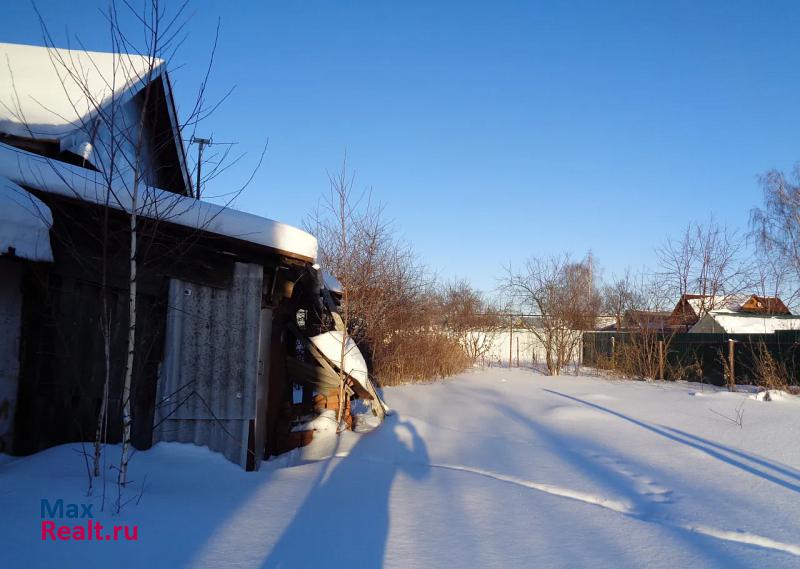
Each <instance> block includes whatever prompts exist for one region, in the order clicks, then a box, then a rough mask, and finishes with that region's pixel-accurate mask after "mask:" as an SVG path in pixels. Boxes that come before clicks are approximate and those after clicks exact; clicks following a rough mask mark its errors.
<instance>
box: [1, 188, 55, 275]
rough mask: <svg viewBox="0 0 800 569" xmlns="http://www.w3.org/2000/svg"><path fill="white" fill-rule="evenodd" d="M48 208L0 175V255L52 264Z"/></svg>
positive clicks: (50, 222)
mask: <svg viewBox="0 0 800 569" xmlns="http://www.w3.org/2000/svg"><path fill="white" fill-rule="evenodd" d="M52 225H53V217H52V214H51V213H50V209H49V208H48V207H47V206H46V205H44V204H43V203H42V202H41V200H38V199H36V197H34V196H32V195H31V194H29V193H28V192H26V191H25V190H23V189H22V188H20V187H19V186H18V185H17V184H15V183H14V182H12V181H11V180H9V179H8V178H4V177H2V176H0V255H7V254H9V253H11V252H12V251H13V254H14V256H15V257H21V258H23V259H28V260H29V261H52V260H53V250H52V249H51V247H50V227H52Z"/></svg>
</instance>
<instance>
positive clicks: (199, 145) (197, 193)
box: [190, 136, 211, 200]
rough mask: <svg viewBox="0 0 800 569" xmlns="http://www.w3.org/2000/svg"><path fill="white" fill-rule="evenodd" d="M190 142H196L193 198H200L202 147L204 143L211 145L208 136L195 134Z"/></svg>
mask: <svg viewBox="0 0 800 569" xmlns="http://www.w3.org/2000/svg"><path fill="white" fill-rule="evenodd" d="M190 142H196V143H197V187H196V188H195V198H196V199H198V200H199V199H200V171H201V170H202V166H203V147H204V146H205V145H207V144H208V145H211V139H210V138H197V137H196V136H192V140H191V141H190Z"/></svg>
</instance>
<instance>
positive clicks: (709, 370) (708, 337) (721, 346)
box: [583, 330, 800, 385]
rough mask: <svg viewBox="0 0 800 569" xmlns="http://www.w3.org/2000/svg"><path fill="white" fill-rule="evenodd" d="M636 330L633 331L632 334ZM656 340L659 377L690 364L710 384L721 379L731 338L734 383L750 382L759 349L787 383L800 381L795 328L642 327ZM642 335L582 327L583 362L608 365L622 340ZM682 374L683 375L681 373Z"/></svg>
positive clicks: (759, 359) (799, 341)
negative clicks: (694, 330) (691, 330)
mask: <svg viewBox="0 0 800 569" xmlns="http://www.w3.org/2000/svg"><path fill="white" fill-rule="evenodd" d="M637 334H638V336H637ZM646 334H650V335H651V336H652V338H651V339H652V340H653V341H655V342H658V341H661V342H663V350H664V357H663V366H662V367H663V374H664V379H684V378H686V377H683V376H682V377H676V375H677V373H676V370H683V371H684V372H685V370H686V369H687V368H691V369H693V370H695V373H696V377H691V376H690V377H688V379H695V380H698V381H704V382H707V383H712V384H715V385H724V384H725V382H726V367H729V364H728V362H729V361H730V356H731V341H732V342H733V348H732V351H733V362H734V366H733V369H734V378H735V380H736V382H737V383H755V382H756V381H757V379H758V374H757V370H758V368H759V365H760V364H761V363H762V362H763V359H764V358H763V357H760V354H763V353H769V355H770V356H772V359H773V361H774V362H776V363H778V364H780V365H781V366H783V367H785V369H786V370H787V371H788V375H789V381H790V383H792V384H794V385H797V384H800V331H797V330H786V331H779V332H775V333H773V334H688V333H685V334H672V333H669V332H666V333H654V332H646ZM637 337H638V338H641V337H642V333H640V332H585V333H584V335H583V364H584V365H586V366H591V367H609V366H610V365H611V363H612V362H613V361H614V358H615V357H616V356H617V355H618V354H619V353H620V351H621V350H623V349H624V347H625V346H626V344H630V343H631V342H634V341H636V338H637ZM681 375H683V374H681Z"/></svg>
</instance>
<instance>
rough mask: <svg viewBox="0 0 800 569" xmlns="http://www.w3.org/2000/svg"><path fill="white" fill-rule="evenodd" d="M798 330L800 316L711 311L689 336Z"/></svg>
mask: <svg viewBox="0 0 800 569" xmlns="http://www.w3.org/2000/svg"><path fill="white" fill-rule="evenodd" d="M781 330H800V316H794V315H791V314H780V315H769V314H760V313H756V312H744V311H741V312H731V311H727V310H712V311H710V312H707V313H706V314H704V315H703V317H702V318H700V320H699V321H698V322H697V323H696V324H695V325H694V326H692V328H691V329H690V330H689V333H690V334H774V333H775V332H778V331H781Z"/></svg>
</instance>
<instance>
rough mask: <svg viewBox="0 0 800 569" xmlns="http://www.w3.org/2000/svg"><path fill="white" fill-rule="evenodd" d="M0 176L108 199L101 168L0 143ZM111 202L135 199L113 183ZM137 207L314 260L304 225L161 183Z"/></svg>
mask: <svg viewBox="0 0 800 569" xmlns="http://www.w3.org/2000/svg"><path fill="white" fill-rule="evenodd" d="M0 176H5V177H7V178H8V179H9V180H11V181H13V182H14V183H16V184H19V185H21V186H25V187H28V188H32V189H36V190H40V191H42V192H47V193H50V194H55V195H59V196H63V197H66V198H72V199H78V200H81V201H85V202H89V203H94V204H101V205H102V204H105V203H106V192H107V190H106V184H105V181H104V179H103V177H102V175H101V174H100V173H99V172H95V171H93V170H87V169H85V168H80V167H78V166H73V165H71V164H66V163H64V162H59V161H56V160H50V159H47V158H43V157H41V156H39V155H36V154H32V153H30V152H26V151H24V150H20V149H18V148H14V147H12V146H8V145H5V144H1V143H0ZM112 191H113V195H114V198H113V199H111V200H110V201H109V205H110V206H111V207H112V208H114V209H117V210H120V211H125V212H129V211H131V209H132V200H131V197H130V195H129V193H128V191H127V189H126V188H125V187H124V186H120V187H112ZM142 192H143V194H142V195H141V196H140V198H139V206H138V213H139V215H142V216H144V217H150V218H158V219H162V220H164V221H168V222H169V223H174V224H176V225H180V226H184V227H189V228H191V229H198V230H201V231H205V232H208V233H215V234H217V235H224V236H227V237H232V238H235V239H240V240H242V241H248V242H250V243H254V244H256V245H262V246H265V247H269V248H271V249H275V250H278V251H281V252H284V253H288V254H290V255H292V256H295V257H299V258H302V259H304V260H309V261H314V260H315V259H316V256H317V240H316V238H315V237H314V236H313V235H311V234H309V233H306V232H305V231H303V230H301V229H298V228H296V227H292V226H291V225H286V224H284V223H280V222H278V221H273V220H271V219H266V218H264V217H259V216H257V215H253V214H250V213H245V212H242V211H237V210H234V209H231V208H227V207H223V206H219V205H216V204H212V203H209V202H205V201H201V200H196V199H193V198H189V197H185V196H180V195H178V194H174V193H171V192H166V191H163V190H159V189H157V188H150V187H147V188H144V189H143V190H142Z"/></svg>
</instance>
